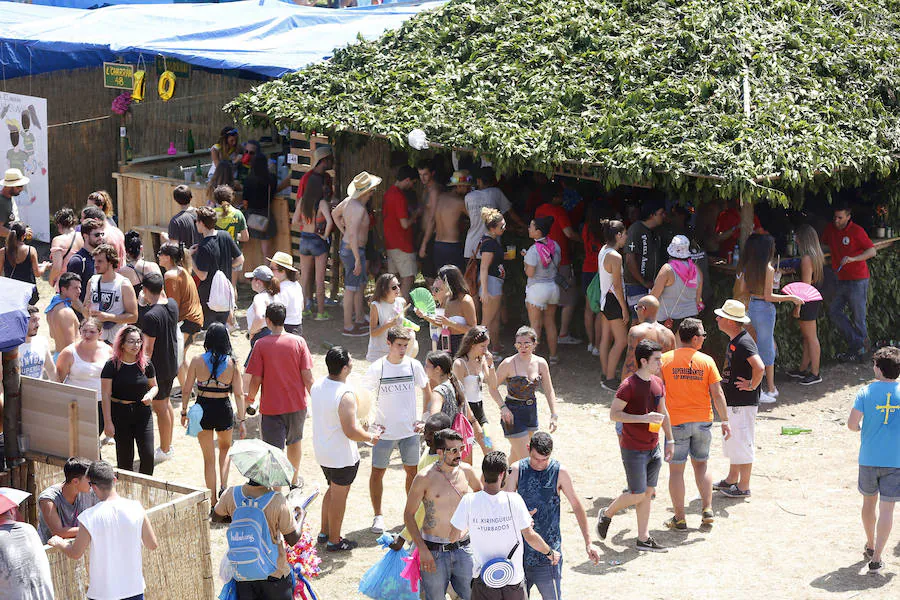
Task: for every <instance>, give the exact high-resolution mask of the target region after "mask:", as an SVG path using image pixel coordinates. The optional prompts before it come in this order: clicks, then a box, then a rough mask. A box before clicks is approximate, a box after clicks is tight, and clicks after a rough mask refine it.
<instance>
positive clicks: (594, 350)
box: [591, 348, 600, 356]
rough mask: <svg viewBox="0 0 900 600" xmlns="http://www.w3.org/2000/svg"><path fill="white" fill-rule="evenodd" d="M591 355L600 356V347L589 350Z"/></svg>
mask: <svg viewBox="0 0 900 600" xmlns="http://www.w3.org/2000/svg"><path fill="white" fill-rule="evenodd" d="M591 356H600V348H594V349H593V350H591Z"/></svg>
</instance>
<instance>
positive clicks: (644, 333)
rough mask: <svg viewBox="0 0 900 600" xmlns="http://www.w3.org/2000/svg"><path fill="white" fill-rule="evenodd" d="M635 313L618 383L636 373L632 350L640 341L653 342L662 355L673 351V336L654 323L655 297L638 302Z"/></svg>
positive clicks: (656, 305)
mask: <svg viewBox="0 0 900 600" xmlns="http://www.w3.org/2000/svg"><path fill="white" fill-rule="evenodd" d="M635 311H637V318H638V324H637V325H635V326H634V327H632V328H631V329H630V330H629V331H628V349H627V350H626V351H625V364H624V365H623V366H622V379H621V380H620V381H625V379H626V378H628V376H629V375H631V374H632V373H634V372H635V371H637V363H635V361H634V349H635V348H637V345H638V344H640V343H641V340H653V341H654V342H656V343H657V344H659V345H660V346H662V351H663V353H666V352H668V351H669V350H674V349H675V334H674V333H672V331H671V330H670V329H669V328H667V327H666V326H665V325H663V324H662V323H657V321H656V314H657V313H658V312H659V300H657V299H656V297H655V296H651V295H647V296H644V297H643V298H641V299H640V300H638V303H637V306H636V307H635Z"/></svg>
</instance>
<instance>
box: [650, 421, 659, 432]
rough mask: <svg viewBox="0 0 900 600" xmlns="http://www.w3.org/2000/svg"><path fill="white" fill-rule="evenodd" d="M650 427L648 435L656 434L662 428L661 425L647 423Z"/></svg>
mask: <svg viewBox="0 0 900 600" xmlns="http://www.w3.org/2000/svg"><path fill="white" fill-rule="evenodd" d="M648 425H649V426H650V433H657V432H658V431H659V428H660V427H662V423H648Z"/></svg>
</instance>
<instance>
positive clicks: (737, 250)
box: [731, 245, 741, 265]
mask: <svg viewBox="0 0 900 600" xmlns="http://www.w3.org/2000/svg"><path fill="white" fill-rule="evenodd" d="M740 260H741V248H740V246H737V245H735V247H734V253H733V254H732V255H731V261H732V264H735V265H736V264H738V262H739V261H740Z"/></svg>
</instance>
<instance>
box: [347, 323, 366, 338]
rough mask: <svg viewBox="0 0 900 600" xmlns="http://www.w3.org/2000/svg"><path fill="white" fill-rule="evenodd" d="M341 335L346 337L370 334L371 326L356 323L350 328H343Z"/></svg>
mask: <svg viewBox="0 0 900 600" xmlns="http://www.w3.org/2000/svg"><path fill="white" fill-rule="evenodd" d="M341 335H343V336H346V337H365V336H367V335H369V328H368V327H363V326H361V325H354V326H353V327H351V328H350V329H342V330H341Z"/></svg>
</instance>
